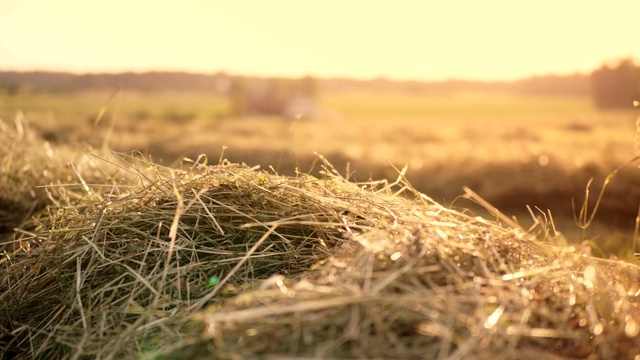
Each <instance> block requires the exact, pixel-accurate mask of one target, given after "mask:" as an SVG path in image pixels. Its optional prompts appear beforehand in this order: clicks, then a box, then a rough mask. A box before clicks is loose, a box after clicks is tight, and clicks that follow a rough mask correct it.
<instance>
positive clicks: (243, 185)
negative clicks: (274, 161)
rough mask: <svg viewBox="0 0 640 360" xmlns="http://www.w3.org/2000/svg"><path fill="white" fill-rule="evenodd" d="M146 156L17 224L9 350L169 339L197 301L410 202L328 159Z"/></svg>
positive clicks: (93, 348)
mask: <svg viewBox="0 0 640 360" xmlns="http://www.w3.org/2000/svg"><path fill="white" fill-rule="evenodd" d="M144 165H145V166H146V167H149V166H152V167H153V173H154V174H155V178H153V179H152V178H148V177H146V175H145V176H143V177H144V179H142V180H143V181H139V182H138V183H139V184H138V185H132V186H131V187H130V188H128V189H122V188H120V189H119V194H110V196H101V197H100V198H98V197H97V196H96V197H93V198H91V197H88V196H87V197H84V198H82V197H79V198H75V197H70V196H67V195H65V196H58V195H56V196H54V197H55V198H58V199H67V200H65V201H63V200H59V201H58V202H57V204H56V205H51V206H49V207H48V208H47V209H46V210H45V211H43V212H41V213H39V214H38V216H36V217H34V218H33V220H32V221H31V222H30V223H27V224H26V225H25V227H26V228H31V229H33V230H32V231H20V232H18V233H17V234H16V236H15V240H14V242H15V243H21V244H31V246H27V247H21V248H19V249H17V250H16V251H14V252H13V253H11V254H10V255H9V256H8V260H7V261H6V262H5V264H4V265H3V266H4V267H5V268H4V269H3V272H2V273H1V274H0V305H1V306H2V309H3V312H2V313H1V314H0V325H2V327H3V329H6V330H4V331H7V332H8V333H10V334H11V336H9V338H10V340H6V341H7V342H8V346H9V347H10V348H11V349H13V351H14V353H13V354H14V355H23V356H26V357H39V356H40V357H41V356H47V357H52V358H64V357H75V356H100V357H110V356H121V355H127V354H129V355H130V354H131V353H132V352H133V353H136V352H140V351H142V349H150V348H151V349H152V348H154V347H158V346H160V345H162V344H163V343H167V344H169V343H172V342H174V340H175V339H176V338H180V337H181V335H180V334H181V331H182V328H183V327H186V328H189V326H190V325H189V322H188V321H186V319H187V318H188V317H189V316H190V315H192V314H194V313H195V312H197V311H199V310H201V309H202V308H203V307H205V306H206V305H209V304H212V303H217V302H220V301H221V300H222V299H224V298H228V297H231V296H233V295H236V294H237V293H239V292H241V291H245V290H246V289H251V288H252V287H253V286H255V284H256V280H259V279H267V278H269V277H270V276H272V275H275V274H281V275H284V276H287V278H289V279H296V278H297V277H299V276H300V274H302V273H303V272H305V271H307V270H308V269H309V268H310V267H311V266H312V265H313V264H315V263H317V262H318V261H319V260H320V259H324V258H327V257H328V256H329V254H331V251H332V249H333V248H334V247H336V246H338V245H340V244H341V243H343V242H345V238H346V235H347V234H354V235H355V234H358V233H361V232H364V231H370V230H371V229H374V228H378V229H384V228H392V227H394V226H397V224H395V223H396V222H397V218H398V217H399V216H400V215H399V214H393V213H391V212H390V210H389V209H390V207H392V206H393V204H392V203H393V202H399V201H405V200H401V199H395V200H394V198H391V197H388V199H386V200H384V201H382V200H381V198H380V197H381V195H380V194H379V193H380V192H384V193H388V192H389V188H384V189H381V188H383V187H384V186H385V185H386V182H372V183H368V184H364V185H363V184H353V183H349V182H347V181H346V180H344V179H343V178H341V177H339V176H336V175H335V174H332V172H331V171H330V170H329V169H326V171H325V177H324V178H323V179H317V178H315V177H313V176H310V175H305V174H300V175H299V176H297V177H294V178H288V177H282V176H277V175H273V174H269V173H266V172H262V171H259V170H258V169H255V168H249V167H247V166H244V165H237V164H229V163H226V162H224V163H222V164H220V165H218V166H203V165H196V166H193V167H191V168H189V169H188V170H177V169H168V168H163V167H160V166H157V165H150V164H148V163H145V164H144ZM131 169H132V170H131V171H132V172H135V171H136V170H135V169H136V167H135V166H132V167H131ZM141 176H142V175H141ZM141 182H142V183H143V184H142V185H140V183H141ZM80 185H81V186H80V188H81V189H84V190H82V191H86V187H91V186H90V185H85V184H80ZM74 186H75V185H74ZM76 187H77V186H76ZM363 187H367V189H363ZM48 190H49V191H50V192H52V193H53V192H56V191H57V192H64V193H65V194H67V193H68V192H69V191H70V190H69V189H68V188H65V187H60V186H57V187H50V188H49V189H48ZM100 199H102V200H100Z"/></svg>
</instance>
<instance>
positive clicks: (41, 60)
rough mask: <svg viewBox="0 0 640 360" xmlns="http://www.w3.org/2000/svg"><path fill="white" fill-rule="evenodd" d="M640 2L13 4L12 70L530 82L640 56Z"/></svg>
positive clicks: (9, 30)
mask: <svg viewBox="0 0 640 360" xmlns="http://www.w3.org/2000/svg"><path fill="white" fill-rule="evenodd" d="M639 30H640V1H638V0H621V1H616V0H610V1H604V0H602V1H584V0H582V1H574V0H537V1H516V0H482V1H476V0H468V1H460V0H448V1H442V0H438V1H431V0H422V1H419V0H416V1H408V0H394V1H372V0H368V1H361V0H324V1H303V0H269V1H260V0H254V1H247V0H209V1H204V0H200V1H198V0H182V1H179V2H178V1H158V0H154V1H148V0H137V1H136V0H108V1H102V0H55V1H53V0H0V70H22V71H26V70H53V71H70V72H76V73H84V72H121V71H138V72H140V71H152V70H157V71H163V70H167V71H176V70H177V71H189V72H204V73H214V72H218V71H225V72H228V73H231V74H244V75H257V76H285V77H298V76H304V75H312V76H318V77H354V78H374V77H387V78H391V79H402V80H407V79H415V80H444V79H450V78H455V79H467V80H484V81H495V80H516V79H519V78H524V77H529V76H533V75H549V74H556V75H565V74H572V73H575V72H580V73H589V72H591V71H592V70H594V69H596V68H598V67H600V66H601V65H602V64H603V63H605V62H615V61H617V60H619V59H621V58H628V57H632V58H634V59H636V61H638V60H640V37H639V34H640V31H639Z"/></svg>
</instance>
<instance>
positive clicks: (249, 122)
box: [0, 74, 640, 258]
mask: <svg viewBox="0 0 640 360" xmlns="http://www.w3.org/2000/svg"><path fill="white" fill-rule="evenodd" d="M157 75H158V74H156V76H157ZM140 76H142V75H140ZM185 76H186V75H185ZM220 76H221V75H218V77H220ZM178 78H179V77H178ZM533 80H535V79H533ZM533 80H530V83H531V82H534V81H533ZM547 80H549V79H547ZM552 80H554V79H553V78H552V79H551V80H550V81H552ZM555 80H556V81H557V79H555ZM574 80H575V79H574ZM233 81H234V80H230V81H227V82H226V87H225V86H223V89H222V91H202V90H199V89H195V90H194V89H175V88H173V89H172V88H164V89H145V88H136V86H128V87H127V86H122V87H116V86H112V87H109V86H102V87H88V88H84V89H63V90H57V91H56V90H51V89H47V88H42V87H40V88H38V87H36V88H35V90H34V87H33V86H31V87H24V86H23V87H14V88H11V89H12V90H13V91H4V92H3V93H2V95H0V117H1V118H2V119H4V120H11V119H14V118H15V119H20V121H22V122H24V123H25V124H27V126H29V127H31V128H33V129H35V130H36V131H37V132H38V133H40V134H41V135H42V136H43V137H44V138H45V139H46V140H48V141H50V142H52V143H80V144H84V145H87V146H91V147H94V148H95V147H103V146H104V147H107V148H109V149H113V150H114V151H118V152H129V151H134V150H135V151H140V152H142V153H143V154H145V155H146V156H148V157H149V158H151V159H152V160H153V161H157V162H160V163H163V164H167V165H176V164H178V163H179V162H181V161H182V160H183V159H184V158H185V157H186V158H190V159H193V160H195V159H196V158H197V157H198V156H200V155H201V154H206V156H207V157H208V161H209V162H211V163H216V162H217V161H218V159H219V158H220V157H224V158H227V159H229V160H230V161H233V162H245V163H247V164H249V165H252V166H253V165H260V166H262V167H263V168H269V167H272V168H273V170H274V171H275V172H277V173H280V174H286V175H292V174H295V171H296V169H297V170H298V171H301V172H312V173H313V172H314V171H317V170H318V169H317V168H314V163H315V159H316V155H315V154H316V153H317V154H322V155H324V156H326V157H327V158H328V159H329V160H330V161H331V162H332V163H333V164H334V165H335V166H336V167H337V169H338V170H339V171H341V173H342V174H343V175H344V176H347V177H349V178H351V179H353V180H358V181H365V180H368V179H380V178H386V179H390V180H392V179H395V178H396V177H397V170H396V169H394V166H395V167H396V168H398V169H399V168H402V167H403V166H405V165H406V166H408V171H407V175H406V176H407V178H408V179H409V181H410V182H411V184H412V185H413V186H414V187H415V188H416V189H418V190H419V191H422V192H424V193H426V194H427V195H429V196H430V197H432V198H433V199H434V200H436V201H439V202H441V203H443V204H445V205H452V206H454V207H456V208H458V209H468V211H470V212H471V213H474V214H478V215H482V216H486V217H490V218H491V217H493V216H494V215H492V214H487V213H486V212H485V211H484V210H483V209H482V208H481V207H478V206H476V205H475V204H474V202H472V201H469V200H467V199H463V198H461V195H463V194H464V191H463V187H464V186H466V187H469V188H471V189H472V190H473V191H475V192H476V193H478V194H479V195H480V196H481V197H483V198H484V199H486V200H487V201H489V202H490V203H491V204H492V205H494V206H496V207H497V208H498V209H500V210H501V211H503V212H504V213H505V214H506V215H508V216H515V217H516V218H517V220H518V222H519V223H520V224H521V225H522V226H523V227H524V228H528V227H529V226H531V225H532V224H533V223H534V220H533V217H532V214H531V213H533V215H534V216H536V217H540V219H541V221H543V222H545V221H546V222H549V221H550V217H552V218H553V220H554V222H555V226H556V227H557V229H558V231H561V232H562V233H563V234H565V236H566V237H567V239H568V241H569V242H575V243H579V242H582V241H585V240H588V241H591V244H592V245H593V246H594V249H595V252H594V253H595V254H599V255H602V256H609V255H616V256H621V257H625V258H631V257H632V255H631V253H632V248H633V229H634V224H635V218H636V215H637V209H638V204H640V189H639V188H638V187H637V183H638V179H639V175H638V174H639V173H638V169H637V167H636V166H635V165H632V166H627V167H624V168H623V169H622V170H621V171H620V172H619V173H618V174H617V175H616V177H615V178H614V179H613V180H612V181H611V183H610V184H609V185H608V188H607V189H606V192H605V194H604V197H603V199H602V202H601V204H600V208H599V210H598V212H597V213H596V215H595V222H594V224H592V225H591V226H590V227H589V228H588V229H587V230H586V231H583V230H582V229H580V227H579V226H578V225H577V224H576V222H575V221H574V214H577V212H578V211H579V209H580V206H581V204H582V202H583V200H584V197H585V188H586V186H587V183H588V182H589V180H590V179H591V178H593V183H592V185H591V189H590V190H591V195H590V199H589V204H590V207H589V209H592V208H593V206H594V204H595V201H596V197H597V196H596V195H597V193H598V192H599V191H600V189H601V186H602V183H603V181H604V179H605V178H606V177H607V175H608V174H609V173H610V172H611V171H613V170H615V169H616V168H618V167H619V166H621V165H624V164H625V163H627V162H628V161H630V160H631V159H632V158H633V157H634V156H635V155H636V154H637V152H636V151H637V150H636V146H637V141H636V136H637V135H636V128H635V120H636V117H637V111H636V110H635V109H633V108H632V107H631V106H628V107H626V108H622V109H620V108H617V107H614V108H602V107H597V106H596V105H595V104H594V101H593V97H592V96H591V95H590V94H589V93H588V92H582V93H580V92H578V93H577V94H575V93H574V94H564V95H558V94H549V92H548V91H547V92H546V93H545V92H538V93H535V92H533V93H531V92H530V93H524V94H523V93H521V92H516V91H509V89H508V88H507V87H506V85H505V84H492V85H491V84H489V85H487V84H484V85H482V84H480V85H482V86H484V87H485V88H484V89H477V86H480V85H478V84H476V88H474V86H470V84H464V83H463V84H455V83H454V84H452V83H451V82H450V83H449V84H448V85H449V86H453V87H454V88H455V89H454V90H455V91H451V90H450V89H449V90H447V91H445V90H443V88H446V85H447V83H440V84H437V85H438V86H439V87H438V86H435V85H432V86H431V87H430V88H428V87H427V85H425V84H421V83H417V82H416V83H411V84H406V83H400V82H393V81H388V80H377V81H369V82H363V81H361V82H357V81H348V80H344V79H343V80H337V79H333V80H322V79H311V78H303V79H302V80H300V81H307V82H308V83H309V82H311V85H308V84H307V85H308V86H307V88H310V89H311V90H308V89H307V90H305V91H306V92H305V93H304V94H305V96H307V97H308V98H305V101H303V102H302V105H301V106H299V107H298V108H297V109H293V110H291V109H288V108H287V106H289V105H290V104H288V105H287V104H285V105H283V104H284V103H285V102H286V101H285V100H290V99H291V98H294V99H298V98H299V96H297V95H296V94H298V93H295V92H294V93H292V92H286V91H284V90H282V89H285V90H286V89H287V88H286V84H291V83H293V80H286V79H280V80H273V79H270V80H269V79H259V78H258V79H244V80H243V83H242V84H244V85H243V87H242V88H241V90H242V91H243V92H240V93H238V91H237V90H234V89H235V88H234V87H236V86H237V83H234V82H233ZM278 81H280V82H278ZM581 81H582V82H583V83H584V79H582V80H581ZM131 83H132V84H137V83H136V82H135V81H134V82H131ZM174 83H175V82H174ZM578 83H579V81H578ZM260 84H262V87H260ZM264 84H267V85H266V87H265V85H264ZM274 84H276V85H277V84H280V85H281V86H280V87H277V86H274ZM282 84H285V85H282ZM454 85H456V86H454ZM255 88H259V89H265V88H266V89H267V90H263V92H262V93H260V94H262V95H261V96H262V98H260V99H258V100H256V99H255V95H254V93H253V92H252V91H254V90H247V89H255ZM434 88H435V90H434ZM552 88H553V87H552ZM25 89H26V90H25ZM38 89H39V90H38ZM43 89H44V90H43ZM273 89H276V90H278V89H279V90H278V91H281V92H280V93H277V92H276V90H273ZM556 89H557V87H556ZM217 90H220V89H219V88H217ZM429 90H430V91H429ZM274 92H275V93H276V95H273V93H274ZM265 94H266V95H265ZM283 94H284V95H283ZM292 94H293V95H292ZM239 96H240V97H239ZM252 96H253V97H252ZM269 96H271V97H269ZM265 98H266V100H265ZM283 99H284V100H283ZM278 102H280V103H282V104H278ZM274 103H276V105H273V104H274ZM270 106H272V107H270ZM88 151H89V150H88ZM392 165H393V166H392ZM572 201H574V202H575V203H576V207H575V209H574V208H573V207H572ZM527 206H529V208H530V209H531V211H529V210H528V209H527ZM549 211H550V212H551V215H549ZM545 219H546V220H545ZM541 229H542V227H541V226H538V227H537V228H534V229H533V230H532V231H534V232H535V231H541Z"/></svg>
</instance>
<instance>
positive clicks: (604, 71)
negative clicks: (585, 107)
mask: <svg viewBox="0 0 640 360" xmlns="http://www.w3.org/2000/svg"><path fill="white" fill-rule="evenodd" d="M591 96H592V98H593V101H594V103H595V105H596V106H597V107H599V108H631V107H633V102H634V101H636V100H640V68H638V67H637V66H636V65H635V64H634V63H633V60H632V59H624V60H622V61H620V62H619V63H618V64H617V65H615V66H609V65H606V64H605V65H603V66H602V67H601V68H599V69H597V70H595V71H594V72H593V73H591Z"/></svg>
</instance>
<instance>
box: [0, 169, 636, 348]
mask: <svg viewBox="0 0 640 360" xmlns="http://www.w3.org/2000/svg"><path fill="white" fill-rule="evenodd" d="M130 163H131V165H130V167H128V168H124V167H123V168H121V170H122V171H125V172H127V173H128V174H129V175H127V177H126V178H128V179H129V183H127V184H126V185H127V186H123V184H119V185H118V186H115V185H114V184H113V180H105V181H103V182H98V181H97V180H96V182H95V184H97V185H92V184H91V182H88V181H86V180H84V178H82V173H77V174H76V181H75V184H69V183H67V184H66V185H65V186H49V187H47V188H46V189H47V191H48V192H49V198H50V199H51V202H50V205H49V206H48V207H47V208H46V209H44V210H43V211H41V212H39V213H37V214H36V215H35V216H33V217H32V219H31V220H30V221H28V222H27V223H25V224H24V225H23V230H22V231H19V232H16V233H15V234H14V235H13V239H14V242H13V244H21V245H25V244H27V245H29V246H20V247H13V250H12V251H11V253H9V254H7V256H6V257H5V260H4V261H3V263H2V265H1V266H2V270H1V272H0V309H2V311H1V312H0V342H1V343H0V346H2V348H1V349H2V351H3V355H4V358H10V357H16V358H24V359H27V358H46V359H62V358H85V357H87V358H125V359H130V358H137V357H139V356H140V355H141V354H146V355H145V357H146V358H152V359H183V358H230V359H231V358H233V359H236V358H253V357H255V356H267V357H269V356H271V358H286V357H289V358H300V357H306V358H393V359H401V358H405V359H409V358H427V359H473V358H482V359H484V358H490V357H492V358H513V359H527V358H529V359H531V358H576V357H577V358H583V357H588V356H592V357H593V358H602V359H611V358H633V357H634V356H635V355H636V354H637V353H638V349H640V340H639V338H638V333H639V332H640V310H639V307H638V300H637V296H638V293H639V290H638V289H639V281H640V271H639V269H638V267H637V266H635V265H633V264H628V263H624V262H621V261H613V260H602V259H596V258H593V257H591V256H588V254H584V253H579V252H577V251H575V249H572V248H567V247H559V246H554V245H552V244H550V243H549V241H546V242H542V241H539V240H536V239H534V238H533V236H532V235H529V234H526V233H524V232H522V231H520V230H518V229H515V228H505V227H502V226H500V225H498V224H497V223H496V222H493V221H487V220H483V219H481V218H476V217H472V216H469V215H466V214H463V213H460V212H457V211H454V210H451V209H448V208H445V207H443V206H440V205H439V204H437V203H435V202H433V201H432V200H431V199H429V198H428V197H426V196H424V195H422V194H419V193H417V192H415V191H413V189H412V188H411V187H410V185H408V184H407V183H406V182H405V181H404V180H403V179H404V178H403V173H401V174H400V176H399V177H398V181H396V182H394V183H393V184H387V183H386V182H384V181H381V182H370V183H360V184H356V183H351V182H348V181H346V180H344V179H343V178H342V177H340V176H339V175H338V173H337V172H336V171H335V170H334V169H332V168H331V166H330V165H329V164H328V163H326V162H324V172H323V173H322V176H321V178H315V177H313V176H311V175H307V174H299V175H298V176H296V177H283V176H278V175H276V174H273V173H272V172H265V171H261V170H259V169H255V168H249V167H247V166H244V165H237V164H229V163H227V162H224V161H221V162H220V164H218V165H215V166H205V165H202V164H200V163H199V162H196V163H195V164H193V165H190V166H188V167H185V168H183V169H168V168H163V167H160V166H158V165H154V164H150V163H145V162H144V161H143V162H139V161H135V160H133V159H132V160H131V161H130ZM112 178H113V177H109V179H112ZM78 179H82V180H83V181H82V180H78ZM52 184H53V185H56V184H57V183H52ZM105 184H107V185H109V186H104V185H105ZM24 229H28V230H24Z"/></svg>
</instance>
